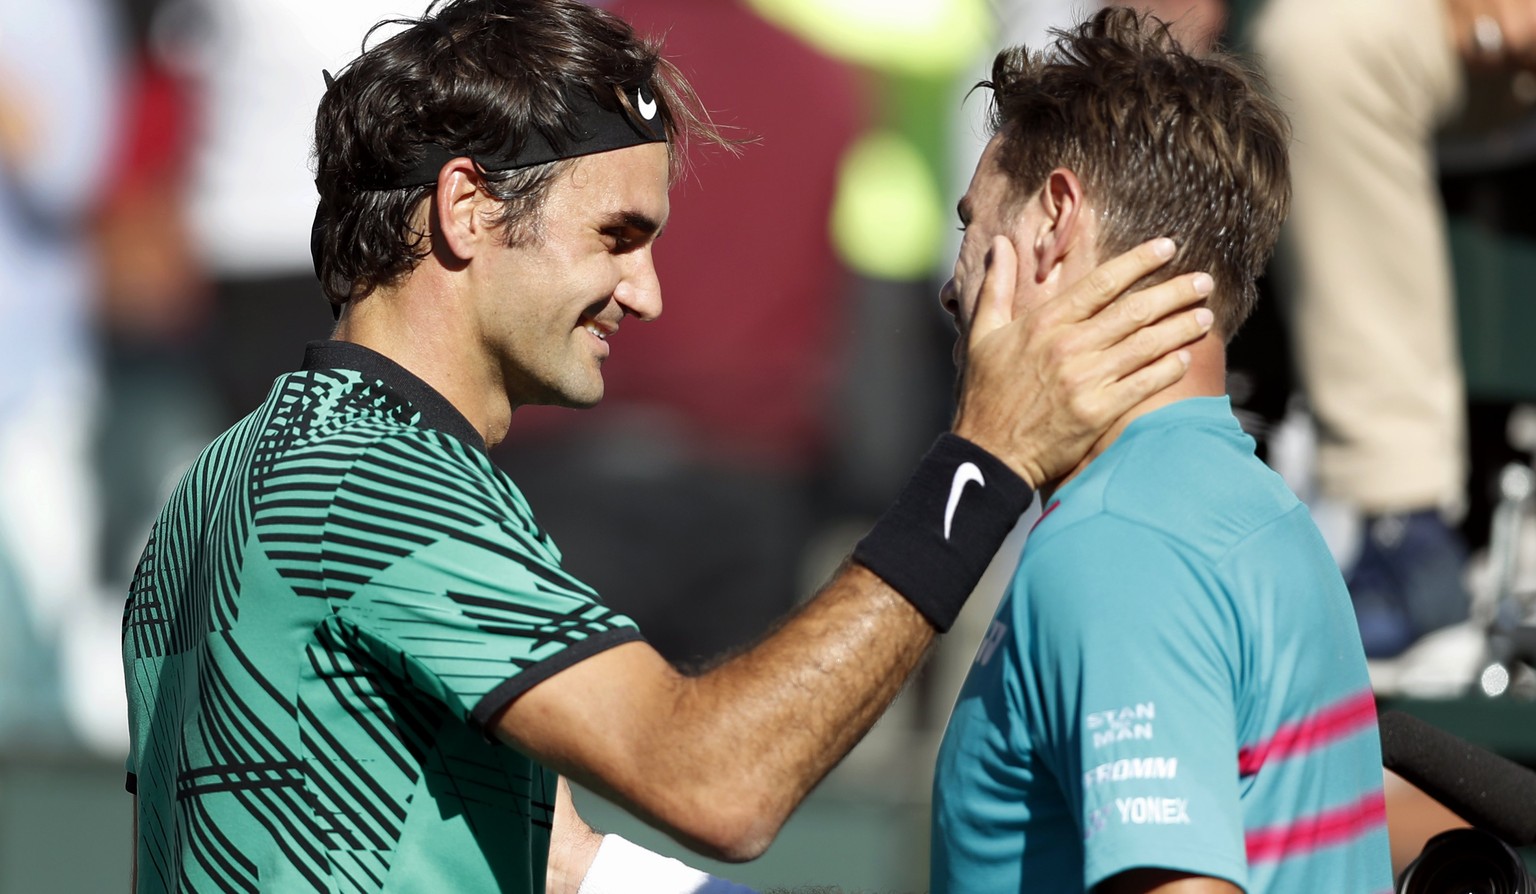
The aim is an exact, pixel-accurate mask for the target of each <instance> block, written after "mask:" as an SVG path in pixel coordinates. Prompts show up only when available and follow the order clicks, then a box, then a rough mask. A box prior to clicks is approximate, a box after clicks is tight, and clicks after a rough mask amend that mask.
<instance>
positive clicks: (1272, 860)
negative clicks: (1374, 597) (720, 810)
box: [934, 398, 1391, 894]
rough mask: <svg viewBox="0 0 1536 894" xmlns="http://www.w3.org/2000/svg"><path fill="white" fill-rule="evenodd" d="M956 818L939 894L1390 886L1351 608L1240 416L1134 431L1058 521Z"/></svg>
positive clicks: (1002, 650)
mask: <svg viewBox="0 0 1536 894" xmlns="http://www.w3.org/2000/svg"><path fill="white" fill-rule="evenodd" d="M935 802H936V807H935V818H936V822H935V829H934V890H935V891H945V890H1019V889H1020V887H1019V886H1020V884H1021V881H1022V883H1023V884H1027V885H1028V887H1030V888H1034V889H1039V890H1052V891H1070V890H1088V889H1091V887H1092V886H1093V885H1096V884H1098V883H1099V882H1101V881H1103V880H1105V879H1107V878H1110V877H1112V876H1114V875H1116V874H1118V873H1120V872H1123V871H1125V870H1128V869H1132V868H1136V867H1164V868H1169V869H1174V870H1180V871H1185V872H1189V873H1191V874H1195V875H1208V876H1215V877H1220V878H1227V879H1230V880H1232V881H1233V882H1235V883H1237V884H1239V885H1241V886H1242V887H1243V888H1244V890H1246V891H1248V892H1250V894H1254V892H1261V891H1291V890H1321V889H1324V888H1326V889H1327V890H1331V891H1340V892H1362V894H1365V892H1378V891H1383V890H1387V889H1389V888H1390V886H1391V879H1390V877H1389V866H1388V858H1387V849H1386V835H1385V825H1384V819H1385V816H1384V810H1383V804H1382V800H1381V768H1380V753H1379V745H1378V742H1377V737H1376V732H1375V708H1374V702H1373V701H1372V698H1371V693H1370V689H1369V681H1368V678H1367V676H1366V670H1365V663H1364V657H1363V654H1362V653H1361V649H1360V645H1359V638H1358V634H1357V632H1356V630H1355V627H1354V623H1353V616H1352V614H1351V612H1350V607H1349V602H1348V596H1347V594H1346V593H1345V591H1344V588H1343V583H1342V581H1341V580H1340V579H1339V576H1338V571H1337V569H1336V567H1335V566H1334V564H1333V562H1332V559H1331V557H1330V556H1329V554H1328V552H1327V550H1326V548H1325V546H1324V545H1323V543H1322V540H1321V538H1320V537H1319V536H1318V534H1317V532H1316V530H1315V528H1314V526H1313V525H1312V522H1311V520H1310V517H1309V516H1308V514H1307V510H1306V508H1305V507H1304V506H1303V505H1302V504H1301V503H1300V502H1299V501H1297V500H1296V498H1295V497H1294V496H1293V495H1291V494H1290V492H1289V491H1287V490H1286V489H1285V486H1284V484H1283V483H1282V482H1280V480H1279V478H1278V476H1275V475H1274V474H1273V473H1272V472H1270V471H1268V470H1267V469H1265V468H1264V467H1263V465H1262V464H1261V463H1259V461H1258V460H1257V459H1256V458H1255V457H1254V456H1253V453H1252V442H1251V440H1250V439H1248V438H1247V436H1246V435H1244V434H1243V433H1242V431H1241V429H1240V428H1239V427H1238V425H1237V422H1236V420H1235V419H1233V417H1232V416H1231V413H1230V409H1229V407H1228V404H1227V402H1226V400H1225V399H1223V398H1215V399H1212V398H1203V399H1193V400H1185V401H1180V402H1178V403H1175V404H1173V405H1171V406H1168V407H1165V408H1163V409H1161V410H1158V411H1155V412H1153V413H1150V414H1147V415H1146V416H1143V417H1141V418H1139V419H1137V420H1136V421H1135V422H1133V423H1132V424H1131V426H1130V427H1128V428H1127V429H1126V431H1125V432H1124V433H1123V434H1122V435H1121V436H1120V437H1119V439H1118V440H1116V441H1115V443H1114V444H1112V445H1111V446H1110V448H1109V449H1108V450H1107V451H1106V452H1105V453H1104V454H1102V455H1101V456H1100V457H1098V458H1097V459H1095V460H1094V461H1093V462H1092V463H1091V464H1090V465H1089V466H1088V467H1087V468H1086V469H1085V470H1084V471H1083V472H1082V473H1081V474H1080V475H1079V476H1078V477H1077V478H1075V479H1073V480H1072V481H1070V482H1069V483H1068V484H1067V485H1065V486H1064V487H1062V488H1061V490H1060V491H1059V492H1058V494H1057V495H1056V499H1054V500H1053V501H1052V503H1051V505H1050V506H1048V507H1047V515H1046V517H1045V518H1044V520H1043V521H1042V522H1041V523H1040V524H1039V526H1038V527H1037V529H1036V530H1035V531H1034V532H1033V534H1032V535H1031V538H1030V541H1029V543H1028V545H1027V547H1026V549H1025V552H1024V555H1023V557H1022V559H1021V561H1020V566H1019V570H1018V573H1017V576H1016V578H1015V581H1014V584H1013V587H1012V590H1011V592H1010V594H1009V596H1008V598H1007V599H1006V600H1005V601H1004V603H1003V605H1002V606H1001V608H1000V609H999V611H998V616H997V619H996V621H995V622H994V624H993V627H992V629H991V630H990V631H989V633H988V635H987V637H986V639H985V640H984V641H983V644H982V647H981V650H980V651H979V653H978V655H977V661H976V664H975V665H974V666H973V668H972V671H971V676H970V678H969V679H968V680H967V682H966V685H965V689H964V691H963V692H962V694H961V697H960V701H959V704H958V705H957V706H956V709H955V713H954V716H953V718H952V719H951V722H950V727H949V730H948V732H947V734H946V737H945V744H944V748H943V752H942V754H941V757H940V764H939V774H938V780H937V782H936V784H935ZM1325 880H1326V881H1325Z"/></svg>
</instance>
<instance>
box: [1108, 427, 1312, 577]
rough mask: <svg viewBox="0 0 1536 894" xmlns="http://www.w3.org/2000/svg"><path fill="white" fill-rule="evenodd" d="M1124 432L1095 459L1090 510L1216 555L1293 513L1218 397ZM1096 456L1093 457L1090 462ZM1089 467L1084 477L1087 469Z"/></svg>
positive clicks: (1289, 497)
mask: <svg viewBox="0 0 1536 894" xmlns="http://www.w3.org/2000/svg"><path fill="white" fill-rule="evenodd" d="M1166 409H1167V410H1168V411H1174V412H1165V414H1161V415H1154V416H1153V417H1151V418H1149V419H1148V420H1147V422H1148V423H1149V424H1146V425H1143V426H1141V427H1139V428H1137V429H1128V430H1127V436H1123V437H1122V438H1121V439H1120V440H1118V441H1117V442H1116V443H1115V444H1114V445H1112V446H1111V449H1110V450H1109V451H1106V452H1105V454H1104V456H1102V457H1100V459H1107V460H1109V462H1106V463H1105V464H1104V465H1103V467H1102V469H1099V470H1098V473H1099V474H1097V475H1096V476H1094V481H1093V485H1094V486H1093V487H1092V488H1090V489H1088V490H1091V491H1092V492H1093V494H1094V497H1095V502H1096V504H1097V505H1096V507H1095V508H1096V510H1097V513H1099V514H1102V515H1103V516H1106V517H1109V518H1115V519H1118V520H1121V521H1123V522H1126V523H1130V524H1134V525H1138V526H1141V527H1145V528H1147V529H1149V530H1152V531H1155V532H1158V533H1159V534H1161V535H1162V536H1165V537H1168V538H1170V539H1172V540H1174V541H1176V542H1179V543H1182V544H1184V545H1186V546H1187V547H1189V548H1191V549H1194V550H1195V551H1197V552H1199V553H1201V554H1204V555H1206V556H1208V557H1210V558H1212V559H1218V558H1219V557H1220V556H1221V555H1224V554H1225V553H1226V552H1228V551H1229V550H1230V549H1232V548H1233V547H1234V546H1236V545H1237V544H1238V543H1241V542H1242V541H1244V540H1246V539H1247V538H1249V537H1251V536H1253V535H1254V534H1255V533H1257V532H1258V531H1260V530H1262V529H1264V528H1266V527H1268V526H1269V525H1271V524H1273V523H1274V522H1276V521H1277V520H1279V519H1281V518H1284V517H1286V516H1287V515H1290V514H1292V513H1296V512H1298V511H1301V512H1303V513H1304V512H1305V510H1304V508H1303V507H1302V505H1301V502H1300V500H1298V499H1297V497H1296V495H1295V494H1294V493H1292V492H1291V490H1290V488H1289V487H1287V486H1286V484H1285V482H1284V480H1283V479H1281V477H1280V476H1279V475H1278V474H1276V473H1275V471H1274V470H1272V469H1270V468H1269V467H1268V466H1266V465H1265V464H1264V462H1263V461H1262V460H1260V459H1259V458H1258V457H1257V456H1256V455H1255V452H1254V444H1253V440H1252V438H1250V437H1249V436H1248V435H1247V434H1245V433H1244V432H1243V430H1242V428H1241V427H1240V426H1239V425H1238V423H1237V420H1236V419H1235V418H1234V417H1233V416H1232V415H1231V412H1230V410H1228V409H1226V406H1225V402H1222V403H1221V404H1214V403H1205V402H1201V403H1196V402H1194V401H1181V402H1180V404H1176V405H1174V406H1173V407H1170V408H1166ZM1097 464H1098V461H1097V460H1096V461H1095V465H1097ZM1094 471H1095V470H1094V467H1093V465H1090V466H1089V468H1088V470H1085V476H1086V475H1089V474H1092V473H1093V472H1094Z"/></svg>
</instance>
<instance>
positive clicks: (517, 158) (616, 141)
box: [367, 85, 667, 189]
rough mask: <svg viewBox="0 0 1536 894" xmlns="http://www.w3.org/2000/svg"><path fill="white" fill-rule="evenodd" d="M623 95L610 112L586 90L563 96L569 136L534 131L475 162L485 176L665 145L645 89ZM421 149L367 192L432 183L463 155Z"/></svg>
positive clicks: (431, 146) (657, 110)
mask: <svg viewBox="0 0 1536 894" xmlns="http://www.w3.org/2000/svg"><path fill="white" fill-rule="evenodd" d="M617 92H618V91H615V93H617ZM623 92H624V102H622V103H618V106H619V107H618V108H616V109H610V108H607V107H605V106H603V105H602V104H600V103H599V102H598V101H597V98H596V97H595V96H594V95H593V94H592V93H591V92H590V91H587V90H584V89H577V90H572V91H570V92H569V93H567V94H566V96H567V103H568V105H569V106H570V109H571V112H572V114H573V115H574V116H575V122H574V125H575V126H574V127H572V128H571V129H570V133H571V134H572V136H570V137H569V138H567V139H564V140H560V141H559V142H558V143H551V142H550V140H549V138H548V137H546V136H545V135H544V133H543V132H542V131H540V130H538V129H534V130H533V131H532V132H531V133H529V134H528V137H527V139H525V140H524V141H523V144H522V146H520V147H518V148H517V150H516V151H513V150H512V148H511V147H510V146H503V147H502V148H501V149H498V150H496V151H495V152H492V153H490V154H488V155H485V156H481V157H476V158H475V163H476V164H478V165H479V166H480V167H481V168H483V169H484V170H487V171H512V170H516V169H518V168H531V167H533V166H534V165H541V164H546V163H548V162H551V161H559V160H560V159H562V158H578V157H580V156H583V155H596V154H597V153H599V152H609V151H612V150H614V149H624V148H627V147H629V146H638V145H640V144H642V143H664V142H666V141H667V128H666V123H665V121H664V120H663V118H662V116H661V104H660V101H659V100H657V99H656V96H655V94H653V93H652V92H651V89H650V87H648V86H645V85H641V86H638V87H626V88H624V91H623ZM425 149H426V153H425V154H424V155H423V156H422V158H421V160H420V161H419V162H417V163H416V165H415V166H414V167H412V168H411V169H410V170H408V171H405V172H403V173H401V174H400V175H399V176H397V177H393V178H390V179H388V180H385V181H382V182H380V183H378V184H377V185H374V184H369V185H368V187H367V188H368V189H403V188H406V187H411V186H425V185H426V184H428V183H435V182H436V181H437V174H438V172H439V171H441V170H442V169H443V165H445V164H447V163H448V162H449V161H451V160H453V159H455V158H458V157H459V156H462V155H467V154H468V153H464V152H455V151H454V150H453V149H450V148H448V147H446V146H442V145H440V144H438V143H427V144H425Z"/></svg>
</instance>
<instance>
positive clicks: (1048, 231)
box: [1030, 168, 1084, 283]
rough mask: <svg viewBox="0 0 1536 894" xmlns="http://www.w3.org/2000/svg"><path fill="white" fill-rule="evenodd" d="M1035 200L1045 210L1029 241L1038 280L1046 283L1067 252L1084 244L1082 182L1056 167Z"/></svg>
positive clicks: (1065, 170)
mask: <svg viewBox="0 0 1536 894" xmlns="http://www.w3.org/2000/svg"><path fill="white" fill-rule="evenodd" d="M1036 200H1037V201H1038V202H1039V203H1040V208H1041V210H1042V211H1043V212H1044V213H1043V214H1042V215H1041V216H1040V219H1039V221H1038V226H1037V227H1036V229H1035V232H1034V233H1033V234H1030V235H1031V237H1032V239H1033V242H1032V243H1030V244H1031V247H1032V249H1033V251H1034V253H1035V281H1036V282H1041V283H1043V282H1045V281H1046V280H1047V279H1050V278H1051V276H1052V274H1053V273H1054V272H1055V271H1056V269H1057V268H1058V267H1059V266H1060V265H1061V263H1062V262H1063V261H1065V260H1066V259H1067V256H1068V255H1070V254H1071V253H1072V252H1073V251H1075V250H1077V249H1078V248H1081V247H1082V246H1081V239H1082V236H1083V222H1084V217H1083V214H1082V211H1083V208H1084V197H1083V183H1082V181H1081V180H1079V179H1077V175H1076V174H1074V173H1072V172H1071V171H1069V170H1067V169H1066V168H1056V169H1055V170H1053V171H1051V173H1050V174H1049V175H1047V176H1046V178H1045V185H1044V186H1042V187H1041V188H1040V193H1039V195H1038V196H1037V197H1036Z"/></svg>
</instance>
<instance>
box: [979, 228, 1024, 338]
mask: <svg viewBox="0 0 1536 894" xmlns="http://www.w3.org/2000/svg"><path fill="white" fill-rule="evenodd" d="M1018 276H1019V258H1018V253H1017V252H1015V251H1014V250H1013V243H1012V242H1010V241H1009V240H1008V238H1007V237H1006V236H994V237H992V248H991V250H989V251H988V252H987V259H986V269H985V272H984V273H983V275H982V279H981V292H980V294H979V295H978V296H977V298H976V312H975V313H974V314H972V316H971V332H970V339H969V342H968V343H969V344H971V345H975V344H976V343H977V342H978V341H980V340H981V339H983V338H986V337H987V336H988V335H989V334H991V333H992V332H995V331H996V330H998V329H1000V328H1002V327H1003V326H1006V325H1008V324H1009V323H1010V322H1012V320H1013V293H1014V289H1015V288H1016V287H1017V286H1018Z"/></svg>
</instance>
